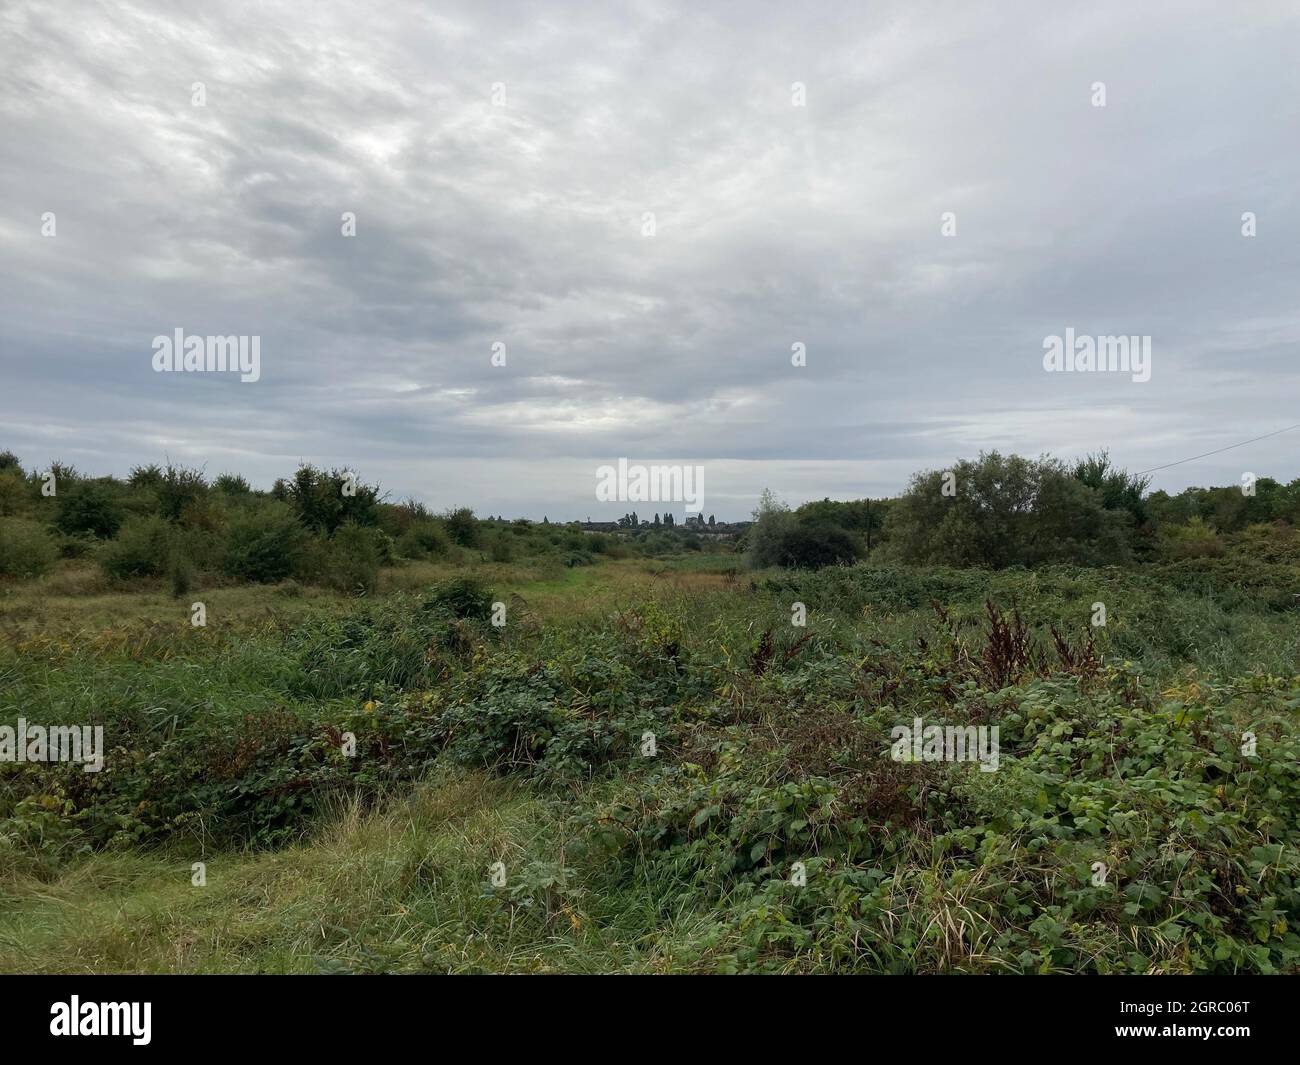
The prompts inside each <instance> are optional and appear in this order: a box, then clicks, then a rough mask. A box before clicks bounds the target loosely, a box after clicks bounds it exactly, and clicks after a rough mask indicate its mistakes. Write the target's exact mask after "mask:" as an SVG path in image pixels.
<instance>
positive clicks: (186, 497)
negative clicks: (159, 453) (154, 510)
mask: <svg viewBox="0 0 1300 1065" xmlns="http://www.w3.org/2000/svg"><path fill="white" fill-rule="evenodd" d="M151 487H152V488H153V489H154V491H156V492H157V493H158V510H159V512H160V513H161V514H162V516H163V517H164V518H166V519H167V520H168V521H180V518H181V515H182V514H184V513H185V512H186V510H188V509H189V508H191V507H193V506H194V505H195V504H197V503H199V502H201V501H202V500H203V499H204V497H205V496H206V495H207V494H208V485H207V482H206V481H205V480H204V479H203V471H202V470H187V469H186V468H185V467H184V466H172V465H171V464H170V463H169V464H168V466H167V469H166V470H164V471H163V474H162V477H161V478H160V479H159V481H158V482H157V484H154V485H152V486H151Z"/></svg>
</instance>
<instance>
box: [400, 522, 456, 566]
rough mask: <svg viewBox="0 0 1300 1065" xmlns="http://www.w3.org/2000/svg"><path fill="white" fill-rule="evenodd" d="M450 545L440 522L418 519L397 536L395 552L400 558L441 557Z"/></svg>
mask: <svg viewBox="0 0 1300 1065" xmlns="http://www.w3.org/2000/svg"><path fill="white" fill-rule="evenodd" d="M450 546H451V540H450V539H449V538H448V536H447V532H446V530H445V529H444V528H443V527H442V523H441V522H437V521H420V522H416V523H415V524H413V525H411V526H410V528H408V529H407V530H406V532H404V533H402V535H401V536H400V537H399V538H398V540H397V553H398V554H399V555H400V556H401V557H402V558H412V559H425V558H441V557H442V556H443V555H445V554H446V553H447V549H448V548H449V547H450Z"/></svg>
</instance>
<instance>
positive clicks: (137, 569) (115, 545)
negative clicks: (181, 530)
mask: <svg viewBox="0 0 1300 1065" xmlns="http://www.w3.org/2000/svg"><path fill="white" fill-rule="evenodd" d="M172 549H173V534H172V528H171V526H170V525H168V524H167V522H165V521H163V519H162V518H159V517H157V516H156V515H149V516H147V517H143V518H128V519H127V520H126V522H125V523H124V524H123V525H122V528H121V531H120V532H119V533H118V534H117V538H116V539H115V540H110V541H109V542H108V543H107V544H105V545H104V547H103V549H102V550H101V552H100V555H99V564H100V566H101V567H102V568H103V570H104V572H105V573H106V574H107V575H108V576H109V577H112V578H115V579H117V580H125V579H127V578H129V577H157V576H159V575H160V574H162V573H164V572H166V570H167V568H168V567H169V566H170V564H171V559H172Z"/></svg>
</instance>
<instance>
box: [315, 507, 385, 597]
mask: <svg viewBox="0 0 1300 1065" xmlns="http://www.w3.org/2000/svg"><path fill="white" fill-rule="evenodd" d="M380 537H385V538H387V537H386V534H385V533H383V532H381V531H380V530H378V529H374V528H368V527H366V526H364V525H357V524H356V523H355V522H347V523H346V524H345V525H342V526H340V527H339V530H338V532H336V533H335V534H334V536H333V538H332V539H331V540H330V551H329V559H328V562H327V565H328V572H327V573H326V581H327V583H328V584H329V586H330V587H331V588H336V589H338V590H339V591H341V592H347V593H348V594H349V595H370V594H371V593H373V592H374V590H375V587H376V586H377V585H378V583H379V563H380V560H381V557H382V548H381V545H380V542H379V538H380Z"/></svg>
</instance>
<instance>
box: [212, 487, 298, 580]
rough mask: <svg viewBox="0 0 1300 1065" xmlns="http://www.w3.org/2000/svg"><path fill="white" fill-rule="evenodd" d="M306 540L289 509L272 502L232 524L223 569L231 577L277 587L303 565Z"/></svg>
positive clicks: (227, 538) (281, 504)
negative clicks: (276, 584) (275, 584)
mask: <svg viewBox="0 0 1300 1065" xmlns="http://www.w3.org/2000/svg"><path fill="white" fill-rule="evenodd" d="M307 540H308V536H307V531H306V530H305V529H303V527H302V526H301V525H299V524H298V519H297V518H296V517H295V516H294V513H293V511H292V510H291V509H290V508H289V507H287V506H286V505H284V504H283V503H269V504H267V505H266V506H264V507H261V508H260V509H258V510H254V511H251V512H249V513H248V514H245V515H244V516H243V517H241V518H239V519H237V520H236V521H234V522H232V523H231V526H230V530H229V533H228V534H227V537H226V551H225V559H224V561H223V564H222V568H223V569H224V571H225V573H226V574H227V576H230V577H236V578H239V579H241V580H247V581H257V582H258V583H259V584H274V583H275V582H276V581H282V580H284V579H285V578H286V577H289V576H291V575H293V574H294V573H295V572H297V570H298V569H299V568H300V567H301V566H302V564H303V562H304V561H305V558H306V554H307Z"/></svg>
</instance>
